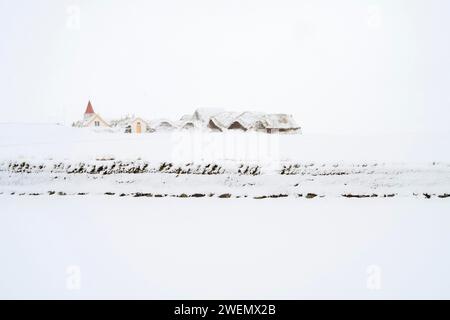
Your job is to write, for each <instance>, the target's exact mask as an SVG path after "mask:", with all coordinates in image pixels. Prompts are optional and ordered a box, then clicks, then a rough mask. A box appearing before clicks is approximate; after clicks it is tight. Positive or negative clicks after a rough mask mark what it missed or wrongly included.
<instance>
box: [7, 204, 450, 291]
mask: <svg viewBox="0 0 450 320" xmlns="http://www.w3.org/2000/svg"><path fill="white" fill-rule="evenodd" d="M0 201H1V207H2V210H1V213H0V219H1V223H0V243H1V256H2V263H1V265H0V275H1V279H0V280H1V281H0V297H1V298H44V299H50V298H63V299H79V298H88V299H91V298H92V299H94V298H95V299H96V298H111V299H116V298H153V299H164V298H167V299H231V298H233V299H241V298H242V299H256V298H258V299H296V298H305V299H309V298H325V299H328V298H357V299H381V298H392V299H397V298H425V299H428V298H449V297H450V275H449V270H450V250H449V244H450V233H449V232H448V231H449V226H450V215H449V213H450V202H449V201H443V200H439V199H429V200H426V199H409V200H404V199H396V198H393V199H343V198H338V199H335V198H325V199H320V200H317V201H316V200H307V199H276V200H267V201H255V200H252V199H208V198H206V199H189V200H185V199H174V198H162V199H155V198H137V199H136V198H110V197H106V196H88V197H81V198H80V197H70V196H67V197H60V198H52V199H51V200H49V198H47V197H22V198H21V197H11V196H3V197H1V200H0ZM73 266H75V267H76V268H77V269H78V271H80V274H79V276H80V278H79V280H80V281H79V287H77V289H76V290H71V289H73V288H72V287H70V286H68V285H67V281H70V277H71V276H73V275H72V274H71V273H70V270H71V269H70V268H71V267H73ZM68 268H69V269H68ZM373 268H375V269H373ZM373 270H376V271H377V272H380V274H379V275H377V277H378V276H379V280H377V281H379V283H378V284H379V285H378V286H376V287H372V286H371V285H370V281H371V280H370V279H371V277H372V276H373V274H372V272H373ZM66 272H69V273H66ZM368 282H369V283H368Z"/></svg>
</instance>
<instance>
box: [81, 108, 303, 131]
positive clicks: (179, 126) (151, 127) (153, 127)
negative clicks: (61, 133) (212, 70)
mask: <svg viewBox="0 0 450 320" xmlns="http://www.w3.org/2000/svg"><path fill="white" fill-rule="evenodd" d="M74 126H76V127H110V128H115V129H117V130H118V131H123V132H125V133H146V132H147V133H150V132H163V131H173V130H195V129H200V130H208V131H212V132H224V131H228V130H236V131H243V132H245V131H256V132H264V133H300V132H301V128H300V126H299V125H298V124H297V123H296V122H295V120H294V119H293V117H292V116H291V115H288V114H266V113H261V112H249V111H245V112H233V111H225V110H223V109H212V108H202V109H197V110H195V112H194V113H193V114H192V115H184V116H182V117H181V119H180V120H177V121H172V120H169V119H153V120H145V119H143V118H141V117H135V116H126V117H124V118H121V119H116V120H110V121H106V120H104V119H103V118H102V117H100V115H98V114H97V113H95V112H94V109H93V107H92V104H91V102H90V101H89V103H88V106H87V108H86V111H85V113H84V117H83V120H81V121H78V122H76V123H74Z"/></svg>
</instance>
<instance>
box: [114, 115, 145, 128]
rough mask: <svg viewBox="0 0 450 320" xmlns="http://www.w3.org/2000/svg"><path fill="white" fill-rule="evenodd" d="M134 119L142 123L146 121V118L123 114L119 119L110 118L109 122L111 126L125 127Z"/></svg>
mask: <svg viewBox="0 0 450 320" xmlns="http://www.w3.org/2000/svg"><path fill="white" fill-rule="evenodd" d="M135 121H141V122H144V123H148V121H147V120H145V119H143V118H141V117H136V116H125V117H123V118H121V119H115V120H111V121H110V124H111V127H123V128H124V127H127V126H129V125H131V124H133V123H134V122H135Z"/></svg>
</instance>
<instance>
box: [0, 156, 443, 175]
mask: <svg viewBox="0 0 450 320" xmlns="http://www.w3.org/2000/svg"><path fill="white" fill-rule="evenodd" d="M0 171H2V172H11V173H39V172H48V173H67V174H79V173H87V174H102V175H109V174H123V173H130V174H138V173H170V174H204V175H215V174H236V175H261V174H280V175H309V176H328V175H329V176H336V175H350V174H353V175H355V174H367V175H373V174H385V175H399V174H404V173H409V172H412V173H425V174H426V173H429V172H433V173H436V174H439V173H442V175H446V174H449V173H450V163H442V162H432V163H425V164H405V163H386V162H381V163H377V162H373V163H369V162H364V163H337V162H335V163H314V162H306V163H291V162H287V161H284V162H280V163H277V164H276V165H275V166H274V165H271V166H269V167H264V166H261V165H257V164H245V163H240V162H237V161H223V162H217V163H192V162H191V163H184V164H180V163H171V162H148V161H143V160H135V161H132V160H130V161H121V160H114V159H97V160H95V161H89V162H83V161H79V162H76V161H55V160H50V159H49V160H46V161H41V160H31V161H25V160H16V161H2V162H0Z"/></svg>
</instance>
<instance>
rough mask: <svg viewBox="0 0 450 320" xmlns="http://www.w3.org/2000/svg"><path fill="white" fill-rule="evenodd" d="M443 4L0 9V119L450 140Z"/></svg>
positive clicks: (92, 1) (393, 1) (95, 3)
mask: <svg viewBox="0 0 450 320" xmlns="http://www.w3.org/2000/svg"><path fill="white" fill-rule="evenodd" d="M449 32H450V1H448V0H441V1H439V0H431V1H430V0H427V1H425V0H386V1H381V0H380V1H375V0H371V1H368V0H341V1H336V0H328V1H326V0H314V1H300V0H295V1H285V0H273V1H264V0H238V1H234V0H223V1H217V0H203V1H195V0H194V1H192V0H191V1H183V0H176V1H173V0H164V1H162V0H159V1H152V0H150V1H149V0H142V1H140V0H78V1H75V0H71V1H69V0H66V1H56V0H39V1H36V0H0V46H1V47H0V90H1V95H0V97H1V104H0V108H1V119H0V122H48V121H65V122H67V123H70V122H72V121H75V120H77V119H79V118H80V117H81V116H82V114H83V111H84V108H85V106H86V104H87V101H88V100H89V99H91V100H92V102H93V105H94V109H95V110H96V111H97V112H98V113H100V114H101V115H103V116H104V117H106V118H112V117H117V116H120V115H123V114H125V113H134V114H136V115H141V116H143V117H147V118H154V117H170V118H179V117H180V116H181V115H182V114H184V113H191V112H192V111H193V110H194V109H195V108H196V107H223V108H228V109H233V110H259V111H265V112H284V113H291V114H293V115H294V116H295V118H296V119H297V120H298V122H299V123H300V124H301V125H302V126H303V127H304V131H305V132H332V133H372V132H392V131H402V132H403V131H406V132H411V131H419V132H426V131H449V130H450V129H449V125H448V124H449V119H450V40H449V39H450V38H449Z"/></svg>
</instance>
